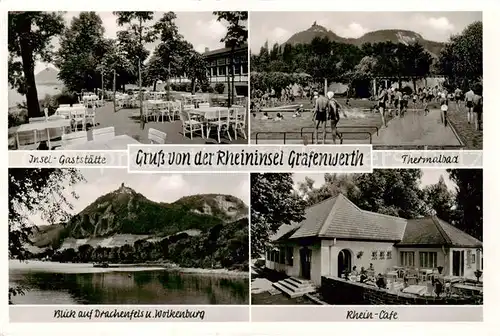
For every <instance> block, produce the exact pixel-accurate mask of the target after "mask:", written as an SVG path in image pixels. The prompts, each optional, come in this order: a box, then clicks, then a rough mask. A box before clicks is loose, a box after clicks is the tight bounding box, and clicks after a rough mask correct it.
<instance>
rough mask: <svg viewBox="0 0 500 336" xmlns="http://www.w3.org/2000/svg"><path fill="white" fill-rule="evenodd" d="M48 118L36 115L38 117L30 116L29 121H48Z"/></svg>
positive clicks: (31, 122)
mask: <svg viewBox="0 0 500 336" xmlns="http://www.w3.org/2000/svg"><path fill="white" fill-rule="evenodd" d="M46 121H47V119H46V118H45V117H36V118H29V123H30V124H33V123H37V122H46Z"/></svg>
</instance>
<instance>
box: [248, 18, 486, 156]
mask: <svg viewBox="0 0 500 336" xmlns="http://www.w3.org/2000/svg"><path fill="white" fill-rule="evenodd" d="M249 26H250V29H249V30H250V32H251V34H250V36H249V46H250V53H251V55H250V71H251V74H250V97H251V115H250V129H251V143H253V144H302V143H303V144H328V145H331V144H372V145H373V148H374V149H376V150H377V149H378V150H385V149H387V150H457V149H469V150H482V149H483V130H482V120H483V22H482V12H464V11H461V12H252V13H251V15H250V20H249Z"/></svg>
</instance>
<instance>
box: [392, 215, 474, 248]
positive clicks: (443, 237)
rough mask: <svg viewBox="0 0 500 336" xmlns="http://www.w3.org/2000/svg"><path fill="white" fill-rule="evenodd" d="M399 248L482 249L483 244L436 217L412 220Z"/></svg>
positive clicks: (409, 221)
mask: <svg viewBox="0 0 500 336" xmlns="http://www.w3.org/2000/svg"><path fill="white" fill-rule="evenodd" d="M397 245H398V246H415V245H437V246H450V247H451V246H453V247H481V246H482V245H483V243H482V242H481V241H480V240H478V239H476V238H474V237H472V236H471V235H469V234H467V233H465V232H463V231H461V230H460V229H457V228H456V227H454V226H453V225H451V224H448V223H446V222H445V221H443V220H441V219H439V218H438V217H436V216H432V217H426V218H419V219H410V220H408V224H407V226H406V231H405V234H404V236H403V239H402V240H401V242H399V243H398V244H397Z"/></svg>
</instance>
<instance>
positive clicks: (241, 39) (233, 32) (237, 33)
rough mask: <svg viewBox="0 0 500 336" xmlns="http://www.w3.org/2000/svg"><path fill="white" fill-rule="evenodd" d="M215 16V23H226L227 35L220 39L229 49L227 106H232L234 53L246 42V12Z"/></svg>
mask: <svg viewBox="0 0 500 336" xmlns="http://www.w3.org/2000/svg"><path fill="white" fill-rule="evenodd" d="M213 14H214V15H216V16H217V21H226V22H227V33H226V35H225V36H224V37H223V38H222V39H221V42H224V44H225V46H226V48H230V55H229V75H230V78H231V83H230V85H228V104H229V105H228V106H231V104H233V100H234V97H235V94H234V90H235V88H234V52H235V50H236V49H237V48H238V47H241V46H243V45H244V44H246V43H247V40H248V30H247V27H246V22H247V20H248V12H214V13H213Z"/></svg>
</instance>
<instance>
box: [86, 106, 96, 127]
mask: <svg viewBox="0 0 500 336" xmlns="http://www.w3.org/2000/svg"><path fill="white" fill-rule="evenodd" d="M95 110H96V106H95V105H94V106H92V109H91V110H89V111H87V114H86V115H85V126H87V125H88V124H89V123H90V124H91V125H92V127H95V125H96V124H97V123H96V122H95Z"/></svg>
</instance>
